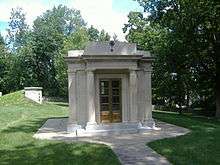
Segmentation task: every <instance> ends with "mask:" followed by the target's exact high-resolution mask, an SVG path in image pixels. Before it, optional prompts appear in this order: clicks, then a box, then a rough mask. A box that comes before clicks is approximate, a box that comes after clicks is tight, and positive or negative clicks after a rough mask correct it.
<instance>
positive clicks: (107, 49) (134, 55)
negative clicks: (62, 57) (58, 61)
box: [66, 41, 153, 61]
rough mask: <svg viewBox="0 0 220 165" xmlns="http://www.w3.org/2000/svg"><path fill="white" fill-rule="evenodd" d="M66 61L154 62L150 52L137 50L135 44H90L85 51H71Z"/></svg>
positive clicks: (111, 42) (117, 42)
mask: <svg viewBox="0 0 220 165" xmlns="http://www.w3.org/2000/svg"><path fill="white" fill-rule="evenodd" d="M66 59H67V60H68V59H69V60H71V59H115V60H116V59H118V60H120V59H122V60H125V59H131V60H133V59H146V60H150V61H151V60H152V59H153V58H152V57H151V54H150V52H149V51H142V50H137V46H136V44H135V43H127V42H119V41H116V42H113V41H110V42H89V43H88V45H87V46H86V47H85V49H84V50H71V51H69V52H68V57H66Z"/></svg>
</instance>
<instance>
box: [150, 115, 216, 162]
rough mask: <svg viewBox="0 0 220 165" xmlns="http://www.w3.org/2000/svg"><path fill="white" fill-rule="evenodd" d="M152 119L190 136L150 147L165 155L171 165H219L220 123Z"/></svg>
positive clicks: (185, 117) (196, 119) (172, 117)
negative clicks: (182, 130)
mask: <svg viewBox="0 0 220 165" xmlns="http://www.w3.org/2000/svg"><path fill="white" fill-rule="evenodd" d="M153 117H154V118H156V119H158V120H161V121H164V122H168V123H171V124H175V125H178V126H182V127H185V128H188V129H190V130H191V132H190V133H188V134H186V135H184V136H180V137H175V138H170V139H162V140H157V141H153V142H150V143H148V144H147V145H148V146H150V147H151V148H152V149H154V150H155V151H157V152H158V153H160V154H161V155H164V156H165V157H166V158H167V159H168V160H169V161H170V162H171V163H172V164H180V165H185V164H199V165H207V164H213V165H214V164H220V159H219V154H220V150H219V146H220V141H219V140H218V139H219V137H220V122H219V121H218V120H216V119H214V118H204V117H194V116H188V115H179V114H170V113H163V112H154V113H153Z"/></svg>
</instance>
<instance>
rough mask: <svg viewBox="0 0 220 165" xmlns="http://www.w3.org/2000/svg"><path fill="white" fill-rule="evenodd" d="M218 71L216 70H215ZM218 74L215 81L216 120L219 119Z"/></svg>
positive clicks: (219, 82) (219, 90) (219, 89)
mask: <svg viewBox="0 0 220 165" xmlns="http://www.w3.org/2000/svg"><path fill="white" fill-rule="evenodd" d="M217 70H218V69H217ZM218 73H219V72H217V81H216V114H215V116H216V117H217V118H220V87H219V86H220V78H219V74H218Z"/></svg>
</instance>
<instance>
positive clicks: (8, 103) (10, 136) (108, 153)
mask: <svg viewBox="0 0 220 165" xmlns="http://www.w3.org/2000/svg"><path fill="white" fill-rule="evenodd" d="M67 108H68V106H67V104H65V103H61V102H60V103H57V102H53V103H44V104H42V105H39V104H36V103H33V102H32V101H29V100H27V99H25V98H24V97H23V94H22V92H21V91H19V92H15V93H12V94H9V95H5V96H3V97H1V98H0V164H1V165H6V164H16V165H17V164H20V165H25V164H40V165H42V164H45V165H50V164H53V165H54V164H57V165H60V164H76V165H78V164H79V165H80V164H83V165H87V164H89V165H90V164H95V165H105V164H106V165H112V164H120V163H119V161H118V159H117V157H116V155H115V154H114V153H113V152H112V150H111V149H110V148H109V147H107V146H105V145H101V144H92V143H65V142H61V141H48V140H37V139H34V138H33V137H32V136H33V134H34V133H35V132H36V131H37V130H38V128H39V127H40V126H41V125H42V124H43V123H44V122H45V121H46V120H47V119H48V118H55V117H66V116H68V114H67V112H68V111H67Z"/></svg>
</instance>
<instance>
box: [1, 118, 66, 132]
mask: <svg viewBox="0 0 220 165" xmlns="http://www.w3.org/2000/svg"><path fill="white" fill-rule="evenodd" d="M60 118H67V117H54V118H36V119H34V120H28V121H23V122H22V123H19V124H18V125H16V126H11V127H7V129H3V130H2V131H1V132H2V133H16V132H22V133H35V132H37V131H38V129H39V128H40V127H41V126H42V125H43V124H44V123H45V122H46V121H47V120H48V119H60Z"/></svg>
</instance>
